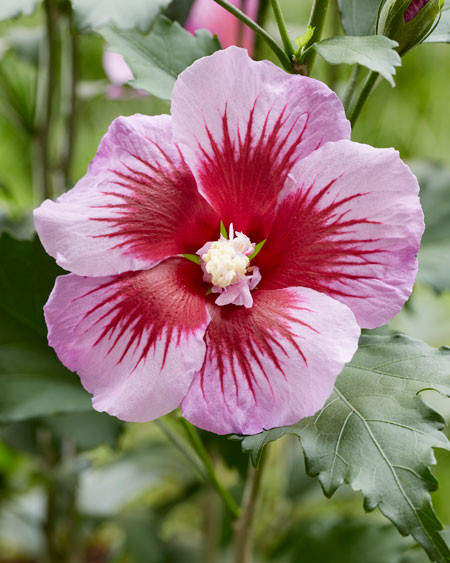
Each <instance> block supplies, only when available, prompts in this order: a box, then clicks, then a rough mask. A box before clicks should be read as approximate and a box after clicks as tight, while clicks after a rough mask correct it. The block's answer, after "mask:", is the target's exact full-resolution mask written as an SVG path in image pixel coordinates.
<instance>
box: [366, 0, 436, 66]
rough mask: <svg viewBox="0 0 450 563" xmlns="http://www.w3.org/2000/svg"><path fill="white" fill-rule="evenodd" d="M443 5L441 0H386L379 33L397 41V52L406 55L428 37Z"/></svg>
mask: <svg viewBox="0 0 450 563" xmlns="http://www.w3.org/2000/svg"><path fill="white" fill-rule="evenodd" d="M441 4H442V2H441V0H412V1H411V0H386V2H385V3H384V5H383V8H382V9H381V12H380V17H379V19H378V25H377V33H378V34H380V35H385V36H386V37H389V38H390V39H394V41H397V43H398V45H399V46H398V47H397V51H398V52H399V54H400V55H404V54H405V53H406V52H407V51H409V50H410V49H412V48H413V47H415V46H416V45H419V44H420V43H421V42H422V41H423V40H424V39H425V37H426V36H427V35H428V33H429V32H430V30H431V28H432V27H433V24H434V22H435V20H436V18H437V16H438V14H439V11H440V9H441Z"/></svg>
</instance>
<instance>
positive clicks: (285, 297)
mask: <svg viewBox="0 0 450 563" xmlns="http://www.w3.org/2000/svg"><path fill="white" fill-rule="evenodd" d="M208 308H209V313H210V315H211V323H210V324H209V326H208V329H207V331H206V335H205V341H206V356H205V362H204V365H203V368H202V370H201V372H200V375H201V388H202V392H203V394H205V385H204V380H205V377H206V373H205V372H206V367H207V366H208V368H209V369H211V366H214V367H213V371H214V372H217V374H218V376H219V379H220V385H221V392H222V393H224V377H225V373H226V372H229V373H231V376H232V378H233V381H234V385H235V390H236V397H238V392H239V385H240V383H244V382H246V384H247V385H248V388H249V389H250V391H251V393H252V394H253V397H254V399H255V403H256V393H255V388H256V387H258V385H259V384H258V378H257V376H256V375H255V373H254V370H253V368H252V364H256V365H257V366H258V368H259V370H260V371H261V373H262V374H263V377H264V378H265V379H266V381H267V382H268V384H269V386H270V387H272V385H271V380H270V378H269V374H268V373H267V372H266V370H265V369H264V366H263V363H262V359H263V358H264V359H268V360H269V361H270V363H271V364H272V365H273V367H274V368H275V369H271V370H270V377H274V374H275V376H276V375H277V372H278V374H279V375H280V376H281V377H285V374H284V371H283V365H282V361H280V358H282V357H283V356H285V357H287V354H288V352H287V350H286V347H285V346H286V344H290V345H291V346H293V347H294V349H295V350H296V351H297V352H298V353H299V355H300V356H301V358H302V359H303V361H304V362H305V365H307V361H306V358H305V356H304V354H303V352H302V350H301V348H300V347H299V345H298V344H297V342H296V340H295V335H294V332H293V330H292V325H295V324H297V325H301V326H303V327H306V328H308V329H310V330H311V331H312V332H315V333H317V331H316V330H315V329H314V328H312V327H311V326H310V325H308V324H306V323H303V322H302V321H301V320H300V319H299V318H298V316H299V314H298V312H301V311H310V309H308V308H307V306H306V304H305V306H304V307H303V306H299V305H298V298H296V300H295V299H293V298H291V297H290V296H289V294H287V293H285V292H283V293H281V292H278V291H264V292H260V293H258V291H256V292H255V294H254V303H253V307H252V308H251V309H246V308H244V307H235V306H233V305H227V306H225V307H216V306H215V305H209V307H208ZM283 342H284V343H285V344H284V345H283Z"/></svg>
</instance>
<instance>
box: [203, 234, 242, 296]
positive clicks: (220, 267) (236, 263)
mask: <svg viewBox="0 0 450 563" xmlns="http://www.w3.org/2000/svg"><path fill="white" fill-rule="evenodd" d="M246 238H247V237H246ZM235 240H237V239H235ZM233 243H234V241H233V240H226V239H223V240H218V241H216V242H213V243H212V244H211V247H210V248H209V250H208V252H207V253H206V254H203V256H202V257H201V258H202V260H203V262H204V263H205V269H206V271H207V272H208V274H210V276H211V283H212V284H213V285H217V286H219V287H228V286H229V285H232V284H233V283H236V282H237V281H239V278H242V277H243V276H245V273H246V270H247V267H248V265H249V263H250V259H249V258H248V256H246V255H245V254H243V253H242V251H241V250H237V249H236V247H235V245H234V244H233Z"/></svg>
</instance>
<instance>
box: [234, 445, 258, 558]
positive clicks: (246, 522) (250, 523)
mask: <svg viewBox="0 0 450 563" xmlns="http://www.w3.org/2000/svg"><path fill="white" fill-rule="evenodd" d="M265 458H266V456H265V454H263V456H262V458H261V461H260V463H259V467H258V468H256V469H255V468H254V467H253V465H251V464H250V467H249V471H248V476H247V481H246V484H245V490H244V497H243V502H242V512H241V516H240V517H239V519H238V520H237V521H236V522H235V524H234V538H235V554H234V563H250V561H251V558H252V551H253V532H254V522H255V513H256V508H257V503H258V498H259V492H260V489H261V478H262V475H263V470H264V467H265V463H264V462H265Z"/></svg>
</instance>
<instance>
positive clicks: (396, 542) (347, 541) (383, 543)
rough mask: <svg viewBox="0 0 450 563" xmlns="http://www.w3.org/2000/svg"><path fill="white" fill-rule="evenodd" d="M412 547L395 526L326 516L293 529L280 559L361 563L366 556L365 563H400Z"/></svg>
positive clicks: (284, 544) (304, 561)
mask: <svg viewBox="0 0 450 563" xmlns="http://www.w3.org/2000/svg"><path fill="white" fill-rule="evenodd" d="M411 543H412V542H408V540H405V539H403V538H401V537H400V536H399V535H398V534H397V533H396V531H395V529H394V528H393V527H392V526H380V525H377V524H374V523H373V522H372V523H369V522H362V521H361V520H360V519H358V520H357V519H356V518H348V517H344V518H342V517H341V518H339V517H336V516H326V515H324V516H321V517H320V518H315V519H311V520H306V521H304V520H301V521H300V522H298V523H297V525H296V526H295V527H292V528H291V529H290V530H289V532H288V534H287V535H286V536H285V537H284V538H283V541H282V543H281V545H280V546H279V548H278V549H277V555H278V554H286V555H288V558H287V559H286V561H288V562H289V563H298V562H299V561H301V562H302V563H317V562H319V561H320V562H322V561H323V562H325V561H329V562H332V563H362V558H361V554H362V553H364V560H363V561H364V563H399V562H400V561H402V556H404V555H405V552H406V551H407V549H408V548H410V547H411V545H410V544H411ZM367 546H370V549H367Z"/></svg>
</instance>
